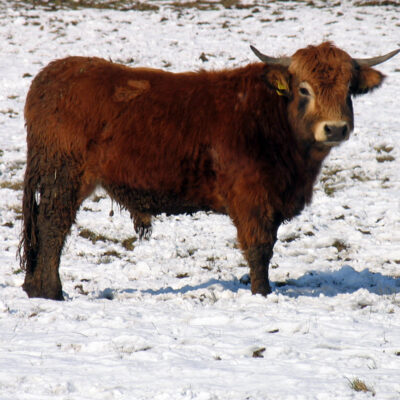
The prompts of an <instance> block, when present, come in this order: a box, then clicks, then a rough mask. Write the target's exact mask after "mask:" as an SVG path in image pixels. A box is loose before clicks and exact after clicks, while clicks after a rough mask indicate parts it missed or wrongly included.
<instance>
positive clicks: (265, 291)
mask: <svg viewBox="0 0 400 400" xmlns="http://www.w3.org/2000/svg"><path fill="white" fill-rule="evenodd" d="M251 293H252V294H261V295H263V296H267V295H269V294H270V293H271V286H269V282H262V281H256V282H251Z"/></svg>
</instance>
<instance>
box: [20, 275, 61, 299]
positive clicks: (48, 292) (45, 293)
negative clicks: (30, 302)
mask: <svg viewBox="0 0 400 400" xmlns="http://www.w3.org/2000/svg"><path fill="white" fill-rule="evenodd" d="M22 288H23V289H24V291H25V292H26V294H27V295H28V297H29V298H35V297H39V298H42V299H50V300H59V301H62V300H64V296H63V294H62V290H61V287H60V288H50V287H46V288H43V287H37V286H36V285H35V284H33V282H32V281H30V282H29V280H28V281H27V280H26V279H25V283H24V284H23V285H22Z"/></svg>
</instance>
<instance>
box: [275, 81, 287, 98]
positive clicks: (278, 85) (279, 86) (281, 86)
mask: <svg viewBox="0 0 400 400" xmlns="http://www.w3.org/2000/svg"><path fill="white" fill-rule="evenodd" d="M275 84H276V88H277V89H276V93H278V95H279V96H284V95H285V93H287V92H288V87H287V86H286V85H285V84H284V83H282V82H280V81H276V82H275Z"/></svg>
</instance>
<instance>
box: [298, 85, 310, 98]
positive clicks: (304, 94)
mask: <svg viewBox="0 0 400 400" xmlns="http://www.w3.org/2000/svg"><path fill="white" fill-rule="evenodd" d="M299 92H300V94H301V95H302V96H311V93H310V92H309V90H308V89H306V88H305V87H304V86H302V87H301V88H299Z"/></svg>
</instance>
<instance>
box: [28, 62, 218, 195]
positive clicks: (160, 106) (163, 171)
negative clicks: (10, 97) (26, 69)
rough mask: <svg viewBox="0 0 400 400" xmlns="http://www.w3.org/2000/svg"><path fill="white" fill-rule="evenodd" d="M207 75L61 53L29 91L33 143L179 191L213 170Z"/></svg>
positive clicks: (142, 183) (98, 174)
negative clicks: (128, 65)
mask: <svg viewBox="0 0 400 400" xmlns="http://www.w3.org/2000/svg"><path fill="white" fill-rule="evenodd" d="M202 79H203V78H202V76H201V74H197V73H187V74H173V73H169V72H164V71H159V70H152V69H145V68H128V67H125V66H122V65H119V64H114V63H111V62H108V61H106V60H103V59H99V58H85V57H69V58H66V59H62V60H56V61H54V62H52V63H50V64H49V65H48V66H47V67H45V68H44V69H43V70H42V71H41V72H40V73H39V74H38V75H37V76H36V77H35V79H34V80H33V82H32V85H31V88H30V90H29V93H28V96H27V101H26V106H25V119H26V124H27V128H28V148H29V143H30V142H40V143H41V145H42V146H45V147H46V148H47V149H50V151H53V152H58V153H64V154H67V155H68V156H71V155H72V156H73V157H74V158H76V159H81V160H84V163H85V166H84V168H85V170H86V171H85V173H86V172H87V171H89V172H88V174H89V175H90V176H91V179H93V180H97V181H99V182H101V181H103V182H105V183H113V184H115V183H116V184H118V185H128V186H130V187H136V188H140V189H148V190H155V191H160V190H167V191H168V190H169V191H178V192H179V191H183V189H182V188H183V185H186V186H187V185H202V182H199V181H198V180H199V179H200V180H204V179H209V177H210V176H212V175H213V173H212V171H210V169H211V168H212V160H211V159H210V155H209V137H208V135H209V133H210V132H211V131H212V129H211V127H210V121H215V120H216V118H215V116H214V115H213V113H215V110H214V108H213V107H212V104H211V103H212V96H211V95H210V94H209V93H208V89H207V84H206V83H205V82H202ZM203 80H204V79H203ZM196 99H197V100H196ZM199 99H200V100H199ZM195 101H200V102H201V103H197V104H195V103H194V102H195ZM188 179H189V182H188ZM190 179H192V180H193V182H190ZM195 181H196V182H195ZM204 184H205V183H204Z"/></svg>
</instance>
